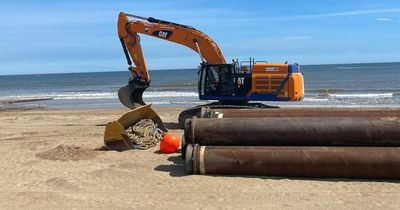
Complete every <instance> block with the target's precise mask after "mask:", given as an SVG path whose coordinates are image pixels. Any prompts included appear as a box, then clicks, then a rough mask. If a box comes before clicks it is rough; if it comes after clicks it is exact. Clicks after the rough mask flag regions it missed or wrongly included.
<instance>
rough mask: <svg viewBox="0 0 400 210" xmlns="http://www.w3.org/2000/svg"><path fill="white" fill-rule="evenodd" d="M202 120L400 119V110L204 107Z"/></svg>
mask: <svg viewBox="0 0 400 210" xmlns="http://www.w3.org/2000/svg"><path fill="white" fill-rule="evenodd" d="M200 117H201V118H264V117H400V109H399V108H280V109H212V108H209V107H203V108H202V109H201V112H200Z"/></svg>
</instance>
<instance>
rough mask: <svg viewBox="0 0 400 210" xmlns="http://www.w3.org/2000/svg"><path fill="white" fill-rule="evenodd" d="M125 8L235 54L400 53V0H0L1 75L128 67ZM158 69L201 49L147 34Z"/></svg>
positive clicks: (371, 57)
mask: <svg viewBox="0 0 400 210" xmlns="http://www.w3.org/2000/svg"><path fill="white" fill-rule="evenodd" d="M120 11H124V12H126V13H131V14H136V15H140V16H145V17H150V16H151V17H155V18H158V19H163V20H168V21H172V22H177V23H182V24H186V25H191V26H193V27H195V28H196V29H199V30H201V31H203V32H205V33H206V34H208V35H209V36H210V37H212V38H213V39H214V40H215V41H216V42H217V43H218V45H219V46H220V48H221V49H222V52H223V53H224V55H225V57H226V59H227V60H231V59H236V58H239V59H242V60H243V59H248V58H249V57H254V58H255V59H256V60H263V61H265V60H266V61H270V62H285V61H289V62H291V63H300V64H332V63H364V62H399V61H400V1H399V0H380V1H376V0H374V1H372V0H324V1H321V0H302V1H299V0H286V1H285V0H281V1H276V0H254V1H243V0H239V1H237V0H232V1H221V0H220V1H215V0H214V1H211V0H194V1H182V0H168V1H166V0H154V1H150V0H135V1H134V0H131V1H117V0H116V1H105V0H100V1H90V0H87V1H81V0H68V1H57V0H36V1H28V0H19V1H10V0H0V75H14V74H43V73H63V72H65V73H70V72H100V71H124V70H127V64H126V60H125V57H124V54H123V51H122V48H121V45H120V43H119V40H118V37H117V33H116V21H117V16H118V13H119V12H120ZM141 44H142V47H143V51H144V54H145V57H146V61H147V65H148V67H149V69H151V70H158V69H179V68H196V67H197V66H198V64H199V63H200V59H199V56H198V55H197V54H196V53H195V52H194V51H192V50H190V49H188V48H185V47H184V46H180V45H177V44H174V43H170V42H166V41H164V40H159V39H155V38H151V37H146V36H144V35H143V36H141Z"/></svg>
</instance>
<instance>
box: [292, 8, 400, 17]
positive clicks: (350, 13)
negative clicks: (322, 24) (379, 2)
mask: <svg viewBox="0 0 400 210" xmlns="http://www.w3.org/2000/svg"><path fill="white" fill-rule="evenodd" d="M398 12H400V8H392V9H374V10H353V11H345V12H336V13H326V14H315V15H302V16H298V17H303V18H319V17H340V16H358V15H370V14H378V13H379V14H383V13H398Z"/></svg>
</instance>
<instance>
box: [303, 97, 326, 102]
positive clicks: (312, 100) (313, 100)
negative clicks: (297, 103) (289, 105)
mask: <svg viewBox="0 0 400 210" xmlns="http://www.w3.org/2000/svg"><path fill="white" fill-rule="evenodd" d="M303 101H306V102H308V101H310V102H324V101H329V98H307V97H305V98H304V99H303Z"/></svg>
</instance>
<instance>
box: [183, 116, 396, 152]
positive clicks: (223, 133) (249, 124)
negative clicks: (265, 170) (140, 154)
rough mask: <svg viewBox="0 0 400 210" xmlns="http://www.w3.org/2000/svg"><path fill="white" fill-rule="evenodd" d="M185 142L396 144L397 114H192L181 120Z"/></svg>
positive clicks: (202, 143) (305, 144)
mask: <svg viewBox="0 0 400 210" xmlns="http://www.w3.org/2000/svg"><path fill="white" fill-rule="evenodd" d="M184 138H185V142H186V143H187V144H188V143H191V144H200V145H225V146H229V145H238V146H240V145H243V146H244V145H250V146H400V121H399V119H398V118H397V117H374V118H355V117H329V118H324V117H282V118H236V119H234V118H223V119H207V118H196V117H193V118H192V119H190V120H187V121H186V124H185V134H184Z"/></svg>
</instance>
